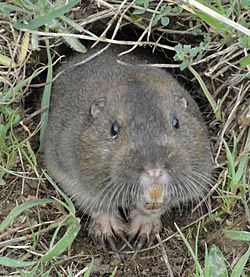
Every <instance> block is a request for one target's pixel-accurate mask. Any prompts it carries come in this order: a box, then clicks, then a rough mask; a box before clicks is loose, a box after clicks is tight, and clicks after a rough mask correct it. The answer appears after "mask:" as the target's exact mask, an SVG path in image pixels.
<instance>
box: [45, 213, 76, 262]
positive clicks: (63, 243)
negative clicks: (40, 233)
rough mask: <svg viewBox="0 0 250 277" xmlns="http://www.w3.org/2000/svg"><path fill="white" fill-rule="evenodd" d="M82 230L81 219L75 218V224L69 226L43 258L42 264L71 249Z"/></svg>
mask: <svg viewBox="0 0 250 277" xmlns="http://www.w3.org/2000/svg"><path fill="white" fill-rule="evenodd" d="M80 228H81V224H80V223H79V219H77V218H75V219H74V222H73V224H71V225H70V226H69V228H68V229H67V231H66V233H65V234H64V235H63V237H62V238H61V239H60V240H59V241H58V242H57V243H56V244H55V245H54V246H53V247H52V248H51V249H49V251H48V252H47V254H46V255H44V256H43V257H42V258H41V262H42V263H44V262H47V261H49V260H51V259H53V258H54V257H58V256H59V255H60V254H61V253H62V252H64V251H65V250H66V249H67V248H68V247H70V245H71V243H72V242H73V240H74V239H75V237H76V236H77V234H78V232H79V230H80Z"/></svg>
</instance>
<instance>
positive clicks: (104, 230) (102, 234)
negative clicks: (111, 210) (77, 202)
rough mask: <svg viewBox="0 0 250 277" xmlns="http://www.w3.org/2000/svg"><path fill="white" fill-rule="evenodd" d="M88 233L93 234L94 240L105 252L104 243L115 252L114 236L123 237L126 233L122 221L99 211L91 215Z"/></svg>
mask: <svg viewBox="0 0 250 277" xmlns="http://www.w3.org/2000/svg"><path fill="white" fill-rule="evenodd" d="M89 229H90V233H91V234H93V235H94V237H95V241H97V243H98V244H99V245H101V247H102V248H103V249H104V250H105V252H107V249H106V244H108V245H109V246H110V247H111V248H112V250H113V251H114V252H117V248H116V242H115V240H116V238H117V237H118V238H121V239H123V240H124V239H125V238H124V234H125V233H126V230H125V225H124V224H123V222H122V221H121V220H120V219H119V218H118V217H114V216H110V215H108V214H107V213H104V212H102V213H99V214H97V215H94V216H92V224H91V225H90V227H89Z"/></svg>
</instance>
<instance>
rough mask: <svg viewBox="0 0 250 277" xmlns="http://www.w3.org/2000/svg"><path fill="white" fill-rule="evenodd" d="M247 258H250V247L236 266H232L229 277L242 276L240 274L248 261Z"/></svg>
mask: <svg viewBox="0 0 250 277" xmlns="http://www.w3.org/2000/svg"><path fill="white" fill-rule="evenodd" d="M249 257H250V247H249V248H248V250H247V252H246V253H245V254H244V255H243V256H242V257H241V258H240V259H239V260H238V262H237V264H236V265H235V266H234V269H233V271H232V273H231V276H230V277H239V276H243V275H242V273H243V270H244V267H245V265H246V263H247V261H248V260H249Z"/></svg>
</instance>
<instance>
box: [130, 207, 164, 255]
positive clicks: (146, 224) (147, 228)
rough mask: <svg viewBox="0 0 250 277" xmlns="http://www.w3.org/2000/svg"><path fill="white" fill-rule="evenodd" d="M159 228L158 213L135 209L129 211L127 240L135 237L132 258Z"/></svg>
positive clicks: (149, 241)
mask: <svg viewBox="0 0 250 277" xmlns="http://www.w3.org/2000/svg"><path fill="white" fill-rule="evenodd" d="M160 229H161V220H160V214H154V215H151V214H141V213H140V212H139V211H137V210H135V211H133V212H132V213H131V226H130V231H129V241H131V240H133V239H135V238H136V239H135V242H134V247H135V252H134V254H133V256H132V260H134V259H135V257H136V255H137V254H138V252H139V251H140V250H141V248H142V247H143V245H144V244H150V243H152V241H153V239H154V238H155V233H157V232H159V230H160Z"/></svg>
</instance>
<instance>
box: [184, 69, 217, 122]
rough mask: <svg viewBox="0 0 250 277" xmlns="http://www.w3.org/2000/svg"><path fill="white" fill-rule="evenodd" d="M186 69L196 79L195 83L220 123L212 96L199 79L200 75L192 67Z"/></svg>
mask: <svg viewBox="0 0 250 277" xmlns="http://www.w3.org/2000/svg"><path fill="white" fill-rule="evenodd" d="M188 69H189V70H190V71H191V72H192V73H193V75H194V76H195V78H196V79H197V81H198V82H199V84H200V86H201V88H202V90H203V92H204V94H205V96H206V98H207V100H208V102H209V104H210V105H211V107H212V109H213V111H214V114H215V115H216V118H217V120H219V121H221V120H222V118H221V114H220V112H219V111H218V109H217V104H216V102H215V101H214V99H213V96H212V95H211V94H210V92H209V91H208V89H207V87H206V85H205V83H204V81H203V80H202V78H201V77H200V75H199V74H198V73H197V72H196V70H195V69H194V68H193V67H192V66H188Z"/></svg>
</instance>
